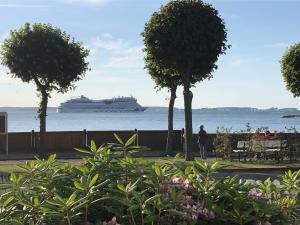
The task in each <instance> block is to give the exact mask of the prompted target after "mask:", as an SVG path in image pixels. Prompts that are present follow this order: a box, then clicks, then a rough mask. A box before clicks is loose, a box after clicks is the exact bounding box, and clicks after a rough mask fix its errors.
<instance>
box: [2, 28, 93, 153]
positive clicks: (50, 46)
mask: <svg viewBox="0 0 300 225" xmlns="http://www.w3.org/2000/svg"><path fill="white" fill-rule="evenodd" d="M88 55H89V51H88V50H87V49H85V48H84V47H83V46H82V44H81V43H79V42H76V41H74V39H71V38H70V36H69V35H67V34H66V33H65V32H62V31H61V30H60V29H59V28H57V27H53V26H51V25H50V24H40V23H36V24H33V25H32V26H30V24H29V23H26V24H25V25H24V26H23V27H21V28H20V29H19V30H14V31H11V33H10V37H9V38H7V39H5V40H4V42H3V44H2V50H1V63H2V65H5V66H7V67H8V68H9V70H10V74H11V75H12V76H13V77H17V78H20V79H21V80H22V81H23V82H27V83H29V82H34V83H35V85H36V87H37V92H38V95H39V97H40V104H39V109H38V117H39V119H40V151H41V153H43V152H44V151H45V147H46V146H45V135H46V116H47V105H48V99H49V97H50V94H51V92H52V91H53V90H55V91H58V92H60V93H65V92H67V91H68V90H69V89H73V88H74V87H75V86H74V82H76V81H78V80H80V79H81V78H82V77H83V76H84V75H85V72H86V71H87V70H88V63H87V62H86V61H85V58H86V57H87V56H88Z"/></svg>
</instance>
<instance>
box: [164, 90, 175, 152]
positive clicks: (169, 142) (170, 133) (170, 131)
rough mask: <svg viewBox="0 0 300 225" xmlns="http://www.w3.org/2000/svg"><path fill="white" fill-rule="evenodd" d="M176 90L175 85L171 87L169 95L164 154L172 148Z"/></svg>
mask: <svg viewBox="0 0 300 225" xmlns="http://www.w3.org/2000/svg"><path fill="white" fill-rule="evenodd" d="M176 90H177V86H174V87H171V88H170V92H171V97H170V102H169V111H168V137H167V146H166V154H167V155H168V154H170V153H171V152H172V150H173V142H174V131H173V115H174V102H175V99H176Z"/></svg>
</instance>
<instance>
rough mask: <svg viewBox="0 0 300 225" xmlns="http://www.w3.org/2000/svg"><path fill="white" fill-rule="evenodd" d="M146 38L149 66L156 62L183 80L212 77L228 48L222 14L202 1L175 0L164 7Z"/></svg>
mask: <svg viewBox="0 0 300 225" xmlns="http://www.w3.org/2000/svg"><path fill="white" fill-rule="evenodd" d="M142 36H143V38H144V44H145V49H144V50H145V52H146V54H147V55H146V67H147V65H148V67H149V68H152V67H153V66H152V65H153V63H154V64H155V65H159V66H160V68H164V69H167V70H171V71H174V72H175V73H173V72H172V73H171V74H172V75H175V76H177V74H178V75H180V76H181V79H182V76H183V75H184V76H185V75H188V76H190V78H191V77H192V76H193V77H194V78H195V79H194V82H197V81H201V80H203V79H205V78H208V77H210V76H211V72H212V71H213V70H214V69H215V68H217V66H216V65H215V63H216V61H217V58H218V56H219V55H220V54H223V53H224V52H225V50H226V49H227V47H228V46H226V44H225V42H226V39H227V32H226V29H225V24H224V22H223V20H222V19H221V18H220V17H219V15H218V11H217V10H215V9H214V8H213V7H212V6H211V5H209V4H205V3H203V2H202V1H200V0H189V1H171V2H169V3H167V4H166V5H165V6H162V7H161V8H160V10H159V11H158V12H155V13H153V15H152V17H151V19H150V21H149V22H148V23H147V24H146V25H145V30H144V32H143V33H142ZM147 60H148V61H149V63H147Z"/></svg>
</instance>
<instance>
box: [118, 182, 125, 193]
mask: <svg viewBox="0 0 300 225" xmlns="http://www.w3.org/2000/svg"><path fill="white" fill-rule="evenodd" d="M117 188H118V189H119V190H120V191H123V192H126V188H125V186H124V184H121V183H119V184H117Z"/></svg>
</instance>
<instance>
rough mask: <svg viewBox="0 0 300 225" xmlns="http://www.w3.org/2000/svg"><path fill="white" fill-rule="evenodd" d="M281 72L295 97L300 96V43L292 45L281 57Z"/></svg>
mask: <svg viewBox="0 0 300 225" xmlns="http://www.w3.org/2000/svg"><path fill="white" fill-rule="evenodd" d="M280 63H281V73H282V76H283V79H284V81H285V83H286V87H287V89H288V90H289V91H291V92H292V93H293V95H294V97H299V96H300V43H298V44H295V45H293V46H291V47H290V48H289V49H288V50H287V51H286V53H285V54H284V55H283V57H282V59H281V62H280Z"/></svg>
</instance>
